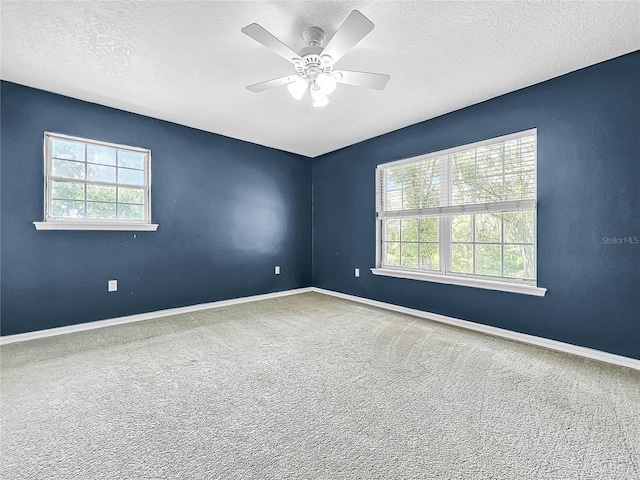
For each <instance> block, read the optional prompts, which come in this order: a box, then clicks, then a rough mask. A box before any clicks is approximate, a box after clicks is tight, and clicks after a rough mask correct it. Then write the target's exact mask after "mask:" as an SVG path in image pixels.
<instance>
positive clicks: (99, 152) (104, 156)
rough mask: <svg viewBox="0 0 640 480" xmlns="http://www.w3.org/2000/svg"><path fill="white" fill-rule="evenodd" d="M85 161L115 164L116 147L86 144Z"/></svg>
mask: <svg viewBox="0 0 640 480" xmlns="http://www.w3.org/2000/svg"><path fill="white" fill-rule="evenodd" d="M87 162H89V163H101V164H103V165H115V164H116V149H115V148H109V147H104V146H102V145H87Z"/></svg>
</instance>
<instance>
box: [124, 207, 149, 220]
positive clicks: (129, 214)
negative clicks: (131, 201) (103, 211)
mask: <svg viewBox="0 0 640 480" xmlns="http://www.w3.org/2000/svg"><path fill="white" fill-rule="evenodd" d="M118 218H120V219H122V220H144V210H143V207H142V205H120V204H118Z"/></svg>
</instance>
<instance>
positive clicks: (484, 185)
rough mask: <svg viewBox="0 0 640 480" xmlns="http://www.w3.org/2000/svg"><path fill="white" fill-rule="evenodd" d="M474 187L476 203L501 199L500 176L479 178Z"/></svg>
mask: <svg viewBox="0 0 640 480" xmlns="http://www.w3.org/2000/svg"><path fill="white" fill-rule="evenodd" d="M476 188H477V202H478V203H484V202H500V201H502V197H503V192H502V177H489V178H484V179H480V178H479V179H478V185H477V187H476Z"/></svg>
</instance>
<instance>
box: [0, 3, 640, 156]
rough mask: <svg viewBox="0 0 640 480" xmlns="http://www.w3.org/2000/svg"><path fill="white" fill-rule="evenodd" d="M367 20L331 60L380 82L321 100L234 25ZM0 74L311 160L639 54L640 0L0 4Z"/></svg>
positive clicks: (284, 26) (275, 30) (297, 34)
mask: <svg viewBox="0 0 640 480" xmlns="http://www.w3.org/2000/svg"><path fill="white" fill-rule="evenodd" d="M353 9H358V10H360V11H361V12H362V13H363V14H364V15H366V16H367V17H368V18H369V19H370V20H371V21H372V22H373V23H374V24H375V29H374V30H373V32H371V33H370V34H369V35H368V36H367V37H366V38H365V39H364V40H363V41H362V42H361V43H359V44H358V45H356V46H355V47H354V49H353V50H351V51H350V52H349V53H347V54H346V55H345V56H344V57H343V58H342V59H341V60H340V61H339V62H338V64H337V67H338V68H341V69H345V70H360V71H370V72H379V73H388V74H390V75H391V80H390V81H389V84H388V85H387V88H386V89H385V90H383V91H376V90H368V89H363V88H356V87H352V86H348V85H339V86H338V89H337V90H336V91H335V92H334V93H333V94H332V95H331V97H330V100H331V103H330V104H329V105H328V106H327V107H324V108H322V109H314V108H313V107H311V105H310V102H309V101H308V98H306V101H304V100H303V101H300V102H297V101H295V100H294V99H293V98H292V97H291V96H290V95H289V93H288V92H287V89H286V87H279V88H276V89H272V90H269V91H265V92H262V93H257V94H256V93H252V92H250V91H248V90H246V89H245V86H246V85H250V84H253V83H257V82H260V81H264V80H270V79H272V78H276V77H281V76H284V75H287V74H292V73H295V72H294V70H293V67H292V66H291V64H289V63H288V62H287V61H286V60H284V59H282V58H281V57H279V56H277V55H276V54H274V53H272V52H271V51H269V50H268V49H267V48H265V47H264V46H262V45H260V44H258V43H257V42H255V41H254V40H252V39H251V38H249V37H247V36H246V35H244V34H242V33H241V32H240V29H241V28H242V27H244V26H246V25H248V24H250V23H253V22H256V23H259V24H260V25H262V26H263V27H265V28H266V29H267V30H269V31H270V32H271V33H272V34H274V35H275V36H276V37H278V38H280V39H281V40H282V41H283V42H284V43H286V44H287V45H289V46H290V47H291V48H292V49H294V50H299V49H300V48H302V47H303V46H304V41H303V40H302V36H301V34H302V31H303V30H304V29H305V28H306V27H308V26H319V27H321V28H323V29H324V30H325V31H326V32H327V35H328V38H330V37H331V35H332V34H333V33H334V32H335V31H336V29H337V28H338V27H339V26H340V25H341V24H342V22H343V21H344V19H345V18H346V17H347V15H348V14H349V12H350V11H351V10H353ZM0 14H1V19H2V20H1V21H2V34H1V42H2V57H1V77H2V78H3V79H5V80H9V81H12V82H17V83H21V84H24V85H29V86H33V87H37V88H41V89H44V90H49V91H52V92H56V93H60V94H64V95H68V96H71V97H76V98H80V99H83V100H87V101H90V102H94V103H99V104H103V105H108V106H111V107H116V108H120V109H123V110H128V111H131V112H136V113H140V114H144V115H149V116H152V117H156V118H161V119H164V120H169V121H172V122H176V123H180V124H183V125H188V126H191V127H195V128H199V129H202V130H206V131H210V132H215V133H219V134H223V135H227V136H230V137H234V138H240V139H243V140H247V141H250V142H254V143H258V144H261V145H266V146H269V147H274V148H278V149H282V150H286V151H290V152H294V153H299V154H302V155H307V156H310V157H314V156H317V155H320V154H323V153H326V152H330V151H332V150H336V149H338V148H341V147H344V146H347V145H351V144H353V143H356V142H359V141H362V140H365V139H367V138H371V137H374V136H376V135H380V134H382V133H386V132H389V131H392V130H396V129H398V128H401V127H404V126H407V125H411V124H413V123H416V122H419V121H422V120H426V119H429V118H433V117H436V116H438V115H441V114H444V113H447V112H450V111H453V110H456V109H459V108H462V107H465V106H468V105H472V104H474V103H478V102H480V101H483V100H486V99H488V98H492V97H495V96H497V95H501V94H504V93H507V92H510V91H513V90H517V89H519V88H522V87H526V86H528V85H532V84H534V83H538V82H541V81H544V80H547V79H549V78H553V77H556V76H558V75H562V74H564V73H567V72H570V71H573V70H576V69H579V68H582V67H585V66H588V65H591V64H594V63H597V62H601V61H603V60H607V59H609V58H613V57H616V56H619V55H622V54H625V53H629V52H631V51H634V50H637V49H639V48H640V34H639V33H638V32H639V29H638V22H639V20H638V19H639V18H640V2H637V1H631V2H611V1H608V2H597V1H577V2H573V1H572V2H566V1H554V2H542V1H517V2H516V1H513V2H505V1H482V2H480V1H475V2H451V1H448V2H429V1H395V2H392V1H379V0H378V1H335V2H334V1H313V2H307V1H295V2H279V1H278V2H276V1H261V2H257V1H223V2H208V1H198V2H192V1H148V2H132V1H115V0H112V1H108V2H104V1H103V2H95V1H88V2H67V1H56V2H44V1H35V2H30V1H25V0H20V1H6V0H2V3H1V12H0Z"/></svg>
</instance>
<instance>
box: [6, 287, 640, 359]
mask: <svg viewBox="0 0 640 480" xmlns="http://www.w3.org/2000/svg"><path fill="white" fill-rule="evenodd" d="M307 292H316V293H322V294H324V295H330V296H333V297H338V298H343V299H346V300H351V301H354V302H359V303H364V304H366V305H371V306H374V307H379V308H384V309H386V310H392V311H394V312H399V313H405V314H407V315H413V316H414V317H420V318H425V319H427V320H432V321H435V322H440V323H446V324H447V325H453V326H456V327H460V328H465V329H467V330H473V331H476V332H481V333H486V334H489V335H495V336H497V337H503V338H509V339H511V340H516V341H518V342H523V343H529V344H531V345H538V346H540V347H546V348H550V349H552V350H557V351H560V352H565V353H571V354H573V355H578V356H581V357H586V358H591V359H593V360H599V361H601V362H607V363H612V364H614V365H620V366H623V367H628V368H633V369H635V370H640V360H636V359H634V358H629V357H623V356H621V355H615V354H613V353H607V352H602V351H600V350H594V349H591V348H586V347H579V346H577V345H571V344H570V343H563V342H558V341H556V340H549V339H547V338H542V337H536V336H534V335H527V334H526V333H518V332H513V331H511V330H505V329H502V328H498V327H491V326H489V325H483V324H481V323H474V322H470V321H467V320H461V319H459V318H453V317H447V316H445V315H440V314H437V313H430V312H426V311H423V310H416V309H413V308H407V307H401V306H399V305H394V304H392V303H385V302H379V301H377V300H371V299H369V298H364V297H357V296H355V295H349V294H346V293H340V292H334V291H332V290H325V289H324V288H317V287H305V288H296V289H293V290H284V291H282V292H273V293H265V294H263V295H253V296H251V297H241V298H232V299H230V300H220V301H217V302H210V303H200V304H197V305H189V306H187V307H178V308H169V309H166V310H158V311H155V312H148V313H140V314H137V315H127V316H125V317H118V318H111V319H107V320H98V321H95V322H87V323H80V324H77V325H69V326H66V327H57V328H49V329H46V330H38V331H35V332H27V333H18V334H16V335H7V336H4V337H0V345H7V344H9V343H15V342H24V341H26V340H34V339H37V338H45V337H53V336H56V335H64V334H67V333H74V332H82V331H84V330H93V329H95V328H104V327H110V326H113V325H122V324H124V323H132V322H140V321H142V320H150V319H153V318H161V317H168V316H170V315H177V314H180V313H188V312H197V311H198V310H206V309H208V308H218V307H226V306H229V305H238V304H241V303H247V302H256V301H259V300H267V299H269V298H277V297H284V296H287V295H296V294H298V293H307Z"/></svg>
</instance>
